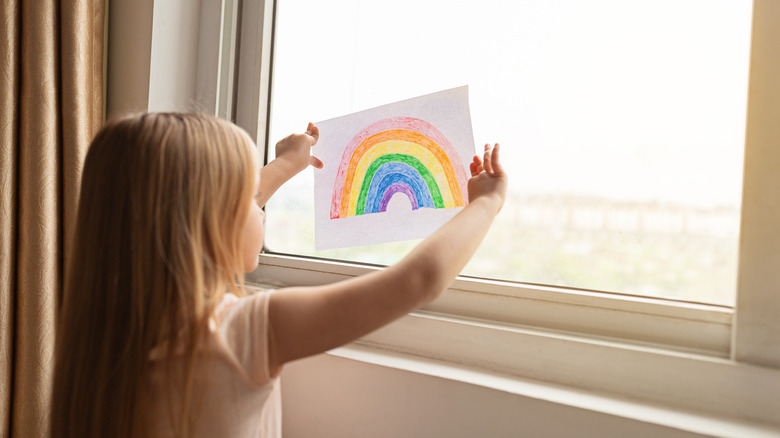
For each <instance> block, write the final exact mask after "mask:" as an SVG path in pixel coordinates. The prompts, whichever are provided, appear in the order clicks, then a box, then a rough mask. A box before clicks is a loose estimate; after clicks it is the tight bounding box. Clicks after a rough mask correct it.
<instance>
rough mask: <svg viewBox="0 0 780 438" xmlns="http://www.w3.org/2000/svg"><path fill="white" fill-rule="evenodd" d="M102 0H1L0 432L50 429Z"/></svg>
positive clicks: (95, 113) (94, 106) (96, 84)
mask: <svg viewBox="0 0 780 438" xmlns="http://www.w3.org/2000/svg"><path fill="white" fill-rule="evenodd" d="M104 18H105V0H65V1H61V0H2V1H1V2H0V33H2V35H1V36H0V245H2V246H1V247H0V436H2V437H10V436H12V435H13V436H17V437H42V436H46V435H47V432H46V431H47V428H48V424H47V423H48V418H49V415H48V405H49V398H50V391H51V377H52V359H53V353H54V327H55V314H56V309H57V302H58V300H59V297H60V293H61V291H60V289H61V285H62V276H63V257H64V255H65V254H66V253H67V252H66V251H67V250H66V242H67V239H68V237H67V234H68V230H70V229H71V228H72V225H73V220H74V218H75V208H76V196H77V187H78V183H79V177H80V171H81V165H82V163H83V158H84V155H85V152H86V148H87V146H88V144H89V140H90V139H91V137H92V136H93V135H94V133H95V132H96V130H97V129H98V128H99V127H100V125H101V123H102V120H103V27H104Z"/></svg>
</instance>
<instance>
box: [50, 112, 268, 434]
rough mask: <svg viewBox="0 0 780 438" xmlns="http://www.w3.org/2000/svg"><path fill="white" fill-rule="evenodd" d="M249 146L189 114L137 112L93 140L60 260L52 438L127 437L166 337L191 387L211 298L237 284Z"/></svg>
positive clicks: (241, 135) (251, 167) (250, 174)
mask: <svg viewBox="0 0 780 438" xmlns="http://www.w3.org/2000/svg"><path fill="white" fill-rule="evenodd" d="M252 147H253V144H252V141H251V139H250V138H249V137H248V135H247V134H246V133H245V132H244V131H242V130H241V129H240V128H238V127H236V126H235V125H233V124H230V123H228V122H225V121H223V120H220V119H217V118H215V117H211V116H207V115H196V114H178V113H163V114H143V115H140V116H135V117H130V118H124V119H121V120H116V121H112V122H109V123H107V124H106V125H105V126H104V127H103V128H102V129H101V131H100V132H99V133H98V134H97V136H96V137H95V139H94V140H93V142H92V144H91V146H90V149H89V151H88V154H87V158H86V161H85V164H84V172H83V176H82V186H81V193H80V203H79V210H78V219H77V223H76V229H75V233H74V242H73V245H71V247H72V252H71V254H70V255H69V257H68V259H67V268H66V275H65V291H64V296H63V301H62V305H61V314H60V319H59V324H58V331H57V344H56V353H55V354H56V365H55V375H54V392H53V399H52V416H51V431H52V436H53V437H104V436H111V437H121V436H130V435H131V433H132V426H133V425H132V422H133V417H134V406H135V400H136V398H137V391H138V388H140V387H141V386H142V382H143V381H144V379H145V378H146V377H147V371H148V355H149V352H150V350H151V349H152V348H153V347H154V346H156V345H158V344H161V343H163V342H165V341H170V342H168V346H169V347H168V352H169V354H172V353H173V352H174V349H175V348H176V347H179V348H181V347H183V351H184V352H185V357H186V358H187V360H186V362H185V363H186V364H188V365H187V367H186V376H187V378H186V380H185V381H186V382H189V380H190V377H191V375H192V362H193V359H194V355H195V349H196V347H197V342H198V339H199V338H200V336H202V335H203V333H204V331H205V330H206V328H207V323H208V318H209V317H210V315H211V313H212V311H213V309H214V306H215V304H216V302H217V301H218V300H219V299H220V298H221V296H222V295H223V294H224V293H225V292H226V291H227V290H230V289H231V288H232V290H234V291H236V292H238V291H237V290H236V289H237V287H236V283H238V284H239V285H241V284H243V274H242V272H243V270H242V266H243V263H242V252H241V239H240V237H241V236H240V234H241V231H242V228H243V226H244V223H245V219H246V217H247V215H248V212H249V205H250V202H251V198H252V196H253V194H254V184H255V175H256V174H257V170H258V169H256V165H255V159H254V157H253V155H252ZM181 333H184V334H185V335H184V336H183V337H182V338H179V344H177V343H176V340H177V335H180V334H181ZM182 344H183V345H182ZM190 389H191V385H190V384H189V383H187V385H186V387H185V391H184V399H183V403H184V404H183V406H184V407H185V408H184V411H183V412H185V413H186V411H187V406H188V403H189V402H188V396H189V393H190ZM183 418H184V416H183V415H182V421H181V425H180V427H183V428H184V430H186V425H184V423H185V421H184V420H183Z"/></svg>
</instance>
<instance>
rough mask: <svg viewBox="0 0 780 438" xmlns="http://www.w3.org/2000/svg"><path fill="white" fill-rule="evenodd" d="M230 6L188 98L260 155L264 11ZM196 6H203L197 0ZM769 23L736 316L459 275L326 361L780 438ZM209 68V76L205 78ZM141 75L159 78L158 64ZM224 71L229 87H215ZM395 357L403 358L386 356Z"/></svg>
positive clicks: (206, 45) (779, 196) (274, 278)
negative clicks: (649, 409)
mask: <svg viewBox="0 0 780 438" xmlns="http://www.w3.org/2000/svg"><path fill="white" fill-rule="evenodd" d="M237 3H238V0H222V2H221V3H220V4H221V5H222V13H221V14H220V15H219V16H218V18H219V20H220V21H216V19H215V18H214V16H215V15H216V14H205V13H203V12H202V14H201V16H200V26H201V31H200V32H199V40H198V43H197V47H198V48H197V50H196V53H197V59H198V61H197V66H198V68H197V71H198V73H197V75H196V77H195V78H196V79H195V80H196V82H197V85H198V86H197V90H198V91H197V93H199V96H197V98H198V99H200V100H202V101H205V102H206V103H208V105H207V107H208V108H212V107H213V108H214V111H215V113H220V112H221V111H222V110H221V109H220V108H223V109H224V108H229V111H231V112H222V114H227V115H228V116H229V118H232V119H234V120H235V121H236V123H238V124H239V125H241V126H243V127H244V128H245V129H247V130H248V131H249V133H250V135H252V136H253V138H254V139H255V140H256V141H257V142H258V145H259V146H260V148H261V150H266V146H267V145H266V141H267V139H266V137H267V126H266V120H267V118H268V112H269V102H270V83H271V82H270V81H271V75H272V70H271V54H272V51H273V13H274V1H273V0H242V1H241V3H242V8H243V9H242V10H241V11H240V13H239V14H238V15H236V14H234V13H227V12H225V11H235V10H236V9H235V8H234V5H235V4H237ZM200 7H201V8H203V9H202V11H204V10H205V9H206V8H213V5H209V4H208V2H207V1H205V0H204V1H202V2H201V3H200ZM156 13H157V12H156V11H155V14H156ZM209 17H210V18H209ZM237 17H240V19H238V18H237ZM226 20H232V21H231V22H229V23H228V22H227V21H226ZM778 22H780V2H777V1H776V0H755V1H754V8H753V29H752V35H753V36H752V42H751V61H750V62H751V64H750V84H749V92H748V94H749V96H748V97H749V102H748V112H747V113H748V117H747V121H746V123H747V125H746V146H745V151H746V152H745V171H744V187H743V201H742V217H741V221H742V222H741V234H740V247H739V267H738V284H737V291H738V293H737V305H736V307H735V308H727V307H721V306H712V305H703V304H691V303H681V302H674V301H667V300H661V299H653V298H645V297H637V296H630V295H619V294H608V293H602V292H596V291H588V290H578V289H567V288H560V287H550V286H540V285H530V284H516V283H510V282H501V281H486V280H477V279H470V278H465V277H459V278H458V279H457V280H456V281H455V282H454V283H453V284H452V286H451V287H450V288H449V289H448V290H447V291H446V292H445V293H444V294H443V295H442V297H441V298H440V299H438V300H436V301H435V302H433V303H432V304H430V305H429V306H426V307H425V308H423V309H420V310H419V311H417V312H414V313H412V314H410V315H408V316H407V317H405V318H402V319H401V320H399V321H397V322H395V323H393V324H391V325H389V326H387V327H386V328H384V329H381V330H379V331H377V332H375V333H372V334H370V335H368V336H366V337H365V338H363V339H361V340H360V341H358V342H357V343H356V344H354V345H352V346H348V347H345V348H341V349H337V350H335V351H333V352H331V353H330V354H333V355H338V356H343V357H350V358H353V359H356V360H364V361H368V362H375V363H379V364H383V365H387V366H397V367H407V368H408V369H411V370H416V371H419V372H425V371H423V369H424V368H425V366H423V365H422V364H424V363H432V362H434V363H437V364H440V365H441V364H444V365H448V366H456V367H460V368H459V369H461V370H465V369H468V370H471V372H469V373H466V372H459V373H455V374H452V375H448V378H463V379H464V380H466V379H467V377H465V376H467V375H468V376H472V377H473V376H474V375H482V376H488V375H495V373H500V374H501V375H503V376H510V377H512V378H518V379H532V380H534V381H541V382H546V383H549V384H552V385H563V386H565V387H566V388H576V389H577V390H585V391H593V392H597V393H600V394H609V395H610V397H616V398H624V399H632V400H641V401H642V402H643V403H649V404H651V405H659V404H660V405H663V406H665V407H671V408H673V409H679V410H682V411H688V412H696V413H698V414H697V415H703V416H709V417H710V418H717V419H718V421H711V422H710V423H709V425H710V426H709V429H707V428H706V427H704V428H702V429H701V430H700V431H703V432H708V431H710V432H713V434H718V433H716V432H717V429H718V427H719V426H718V425H722V422H723V421H728V422H729V424H746V425H749V426H751V427H755V428H756V429H755V430H758V429H762V428H765V427H769V429H771V431H774V432H777V431H780V416H779V415H777V412H778V408H780V396H778V394H780V318H778V317H777V315H780V295H779V294H778V292H780V290H779V289H780V190H777V189H776V188H778V187H780V124H778V123H777V120H780V80H777V79H776V78H780V27H777V26H775V23H778ZM217 28H218V29H219V32H216V33H215V29H217ZM209 29H210V30H209ZM231 29H237V30H238V32H240V35H239V34H238V33H236V31H233V30H231ZM206 32H211V35H217V36H218V37H219V40H215V39H214V38H217V37H214V36H212V37H209V36H208V35H207V34H206ZM235 36H238V38H234V37H235ZM228 37H229V38H230V40H229V42H228V43H226V42H225V41H226V40H225V38H228ZM215 41H216V42H215ZM155 47H156V46H155V43H154V42H153V43H152V52H154V50H155V49H154V48H155ZM226 53H227V54H226ZM161 56H162V55H161ZM214 59H219V60H220V62H219V71H217V72H214V71H213V70H210V69H213V66H214ZM236 63H237V64H236ZM160 65H161V64H160ZM236 65H237V69H235V70H231V69H234V68H235V67H236ZM150 71H151V72H152V75H154V72H155V71H157V72H160V71H163V69H162V68H155V57H154V56H152V61H151V66H150ZM225 75H228V77H229V78H231V79H230V81H228V82H229V83H227V85H225V84H226V82H225V80H224V79H223V80H214V78H215V77H216V78H225ZM234 79H235V80H234ZM153 82H155V83H156V84H157V86H161V84H162V82H163V81H162V80H161V79H160V78H157V79H155V80H154V81H153ZM209 84H212V85H211V87H212V88H209ZM150 95H151V92H150ZM220 102H222V104H220ZM225 102H229V103H225ZM152 106H153V105H152V104H151V97H150V104H149V109H154V108H152ZM225 111H228V110H225ZM232 111H234V112H232ZM704 160H706V158H703V161H704ZM375 269H380V268H376V267H370V266H364V265H360V264H355V263H346V262H337V261H327V260H317V259H312V258H306V257H296V256H289V255H278V254H262V255H261V256H260V258H259V269H258V270H256V271H255V272H254V273H253V274H252V275H250V276H249V278H248V280H249V281H250V282H252V283H254V284H255V285H258V286H262V287H268V286H271V287H282V286H293V285H313V284H324V283H327V282H332V281H338V280H341V279H344V278H348V277H352V276H356V275H362V274H364V273H366V272H370V271H372V270H375ZM399 354H400V355H401V356H403V357H405V358H407V359H408V360H403V361H399V360H397V359H392V358H394V357H395V358H397V357H398V355H399ZM470 378H471V377H470ZM479 380H480V379H476V381H475V382H476V383H479ZM487 380H488V379H483V380H482V381H483V382H487ZM485 384H487V383H485ZM669 417H670V418H671V416H669ZM669 421H672V420H669ZM762 430H763V429H762ZM721 433H723V434H725V432H721Z"/></svg>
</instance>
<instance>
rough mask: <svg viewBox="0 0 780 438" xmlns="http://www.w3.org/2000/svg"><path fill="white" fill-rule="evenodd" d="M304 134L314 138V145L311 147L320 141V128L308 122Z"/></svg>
mask: <svg viewBox="0 0 780 438" xmlns="http://www.w3.org/2000/svg"><path fill="white" fill-rule="evenodd" d="M306 133H307V134H309V135H310V136H312V137H314V143H312V144H311V145H312V146H314V145H315V144H317V141H318V140H319V139H320V128H318V127H317V126H315V125H314V123H312V122H309V125H308V126H307V127H306Z"/></svg>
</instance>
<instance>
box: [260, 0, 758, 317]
mask: <svg viewBox="0 0 780 438" xmlns="http://www.w3.org/2000/svg"><path fill="white" fill-rule="evenodd" d="M751 7H752V2H750V1H747V0H732V1H725V0H724V1H712V0H632V1H626V0H588V1H583V0H561V1H554V2H552V1H549V0H516V1H511V2H509V1H505V0H482V1H480V2H465V1H463V2H461V1H451V0H450V1H433V0H413V1H412V0H394V1H392V2H374V1H359V0H329V1H327V2H323V1H320V0H278V4H277V17H276V28H275V29H276V33H275V49H274V61H273V63H274V72H273V81H272V82H273V85H272V87H273V88H272V101H271V112H270V114H271V115H270V125H269V126H270V127H269V133H270V143H271V145H273V143H275V141H277V140H279V139H280V138H282V137H283V136H285V135H287V134H288V133H290V132H295V131H298V132H300V131H302V130H304V129H305V127H306V123H307V122H309V121H313V122H317V121H320V120H325V119H329V118H332V117H337V116H341V115H344V114H348V113H351V112H355V111H360V110H363V109H366V108H370V107H373V106H377V105H382V104H385V103H389V102H394V101H397V100H402V99H406V98H410V97H414V96H418V95H422V94H427V93H431V92H435V91H440V90H444V89H448V88H452V87H456V86H461V85H466V84H467V85H469V94H470V102H471V116H472V122H473V130H474V136H475V144H476V147H477V149H478V150H479V149H481V146H482V145H484V144H485V143H486V142H490V143H493V142H499V143H501V144H502V148H503V149H502V153H503V154H504V155H503V160H504V163H505V165H506V167H507V168H508V171H509V173H510V193H509V198H508V200H507V202H506V205H505V206H504V209H503V211H502V212H501V214H500V215H499V217H498V218H497V220H496V223H495V225H494V226H493V228H492V229H491V231H490V234H489V235H488V237H487V238H486V240H485V242H484V243H483V245H482V246H481V248H480V250H479V252H478V253H477V254H476V256H475V257H474V259H473V260H472V262H470V263H469V265H468V266H467V267H466V269H465V270H464V274H465V275H471V276H477V277H485V278H494V279H502V280H510V281H518V282H525V283H539V284H549V285H558V286H566V287H574V288H583V289H591V290H601V291H607V292H619V293H626V294H634V295H645V296H654V297H662V298H672V299H680V300H687V301H698V302H707V303H714V304H724V305H733V302H734V298H735V297H734V296H735V287H736V263H737V242H738V232H739V207H740V198H741V187H742V184H741V183H742V158H743V150H744V147H743V146H744V131H745V109H746V100H747V97H746V96H747V75H748V61H749V48H750V47H749V45H750V44H749V43H750V41H749V40H750V19H751V12H752V11H751ZM271 149H273V148H271ZM315 151H316V149H315ZM272 152H273V151H271V153H272ZM313 206H314V199H313V176H312V171H311V170H309V171H306V172H304V173H302V174H301V175H299V176H297V177H295V178H294V179H293V180H292V181H290V183H288V184H287V185H285V186H284V187H283V188H282V189H281V190H280V191H279V192H278V194H277V195H276V196H275V197H274V198H273V199H272V200H271V202H269V204H268V206H267V211H268V216H267V224H266V227H267V235H266V246H267V248H268V250H270V251H272V252H279V253H291V254H301V255H310V256H317V257H324V258H335V259H343V260H351V261H360V262H368V263H377V264H390V263H394V262H395V261H397V260H398V259H400V258H401V257H402V256H403V255H404V254H406V253H407V252H408V251H409V249H411V248H412V247H413V246H414V244H416V243H417V242H416V241H415V242H400V243H393V244H383V245H374V246H367V247H359V248H347V249H339V250H329V251H319V252H318V251H315V250H314V217H313V214H314V213H313V210H314V209H313ZM464 232H468V230H464Z"/></svg>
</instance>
